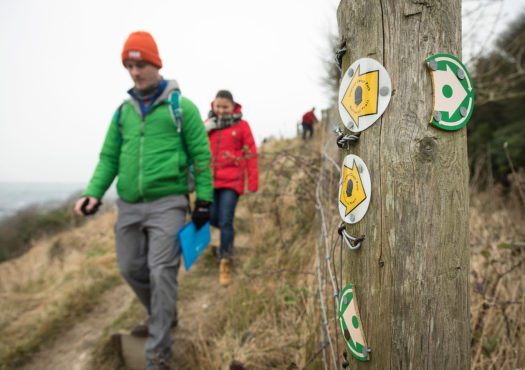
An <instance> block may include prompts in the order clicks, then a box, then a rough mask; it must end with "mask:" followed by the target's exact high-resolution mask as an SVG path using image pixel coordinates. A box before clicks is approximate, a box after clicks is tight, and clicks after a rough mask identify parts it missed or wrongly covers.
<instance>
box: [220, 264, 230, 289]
mask: <svg viewBox="0 0 525 370" xmlns="http://www.w3.org/2000/svg"><path fill="white" fill-rule="evenodd" d="M231 282H232V274H231V261H230V260H229V259H227V258H222V259H221V264H220V266H219V283H220V284H221V285H222V286H227V285H230V284H231Z"/></svg>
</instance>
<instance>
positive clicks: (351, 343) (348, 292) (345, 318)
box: [337, 284, 370, 361]
mask: <svg viewBox="0 0 525 370" xmlns="http://www.w3.org/2000/svg"><path fill="white" fill-rule="evenodd" d="M338 311H339V312H338V315H337V316H338V320H339V326H340V327H341V333H342V336H343V341H344V342H345V346H346V349H347V351H348V352H350V353H351V354H352V356H354V357H355V358H357V359H358V360H360V361H368V360H369V359H370V357H369V355H368V347H367V345H366V340H365V336H364V330H363V324H362V323H361V319H360V317H359V310H358V308H357V301H356V299H355V295H354V290H353V287H352V285H351V284H349V285H347V286H346V287H345V288H344V289H343V291H342V292H341V296H340V297H339V307H338Z"/></svg>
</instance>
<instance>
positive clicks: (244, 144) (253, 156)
mask: <svg viewBox="0 0 525 370" xmlns="http://www.w3.org/2000/svg"><path fill="white" fill-rule="evenodd" d="M241 109H242V106H241V105H240V104H238V103H235V109H234V114H239V113H241ZM212 110H213V102H212ZM208 138H209V139H210V147H211V155H212V170H213V187H214V188H215V189H224V188H226V189H233V190H235V191H236V192H237V194H239V195H242V194H244V190H245V178H246V177H248V191H250V192H254V191H257V189H258V187H259V170H258V166H257V147H256V145H255V141H254V140H253V135H252V131H251V130H250V125H249V124H248V122H246V121H245V120H243V119H241V120H240V121H239V122H237V123H235V124H233V125H232V126H228V127H225V128H222V129H214V130H211V131H209V132H208ZM246 175H247V176H246Z"/></svg>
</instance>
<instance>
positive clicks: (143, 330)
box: [130, 317, 149, 338]
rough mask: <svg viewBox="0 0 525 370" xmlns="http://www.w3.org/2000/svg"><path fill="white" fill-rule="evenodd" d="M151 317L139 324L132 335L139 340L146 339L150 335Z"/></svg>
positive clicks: (131, 332)
mask: <svg viewBox="0 0 525 370" xmlns="http://www.w3.org/2000/svg"><path fill="white" fill-rule="evenodd" d="M148 325H149V317H148V318H146V319H144V320H142V321H141V322H139V323H138V324H137V325H135V327H134V328H133V329H131V331H130V334H131V335H133V336H134V337H138V338H146V337H147V336H148V335H149V330H148Z"/></svg>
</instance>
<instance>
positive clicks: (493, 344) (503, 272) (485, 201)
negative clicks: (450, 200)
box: [470, 187, 525, 370]
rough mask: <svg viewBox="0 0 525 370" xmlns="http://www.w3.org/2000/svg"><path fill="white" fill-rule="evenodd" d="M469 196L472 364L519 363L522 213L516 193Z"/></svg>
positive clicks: (523, 358) (524, 281) (524, 339)
mask: <svg viewBox="0 0 525 370" xmlns="http://www.w3.org/2000/svg"><path fill="white" fill-rule="evenodd" d="M502 191H503V189H502V188H500V187H496V188H494V189H493V190H492V191H491V192H485V193H476V192H473V193H472V196H471V208H470V244H471V250H472V254H471V276H470V283H471V327H472V369H480V370H481V369H498V370H500V369H501V370H507V369H509V370H512V369H518V368H524V367H525V315H524V312H525V243H524V242H525V218H524V207H523V206H522V205H521V202H520V200H519V197H518V194H516V193H515V192H511V193H510V194H505V195H504V194H502Z"/></svg>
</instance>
